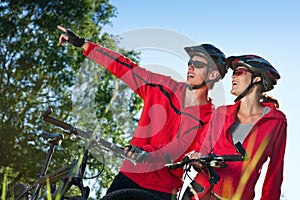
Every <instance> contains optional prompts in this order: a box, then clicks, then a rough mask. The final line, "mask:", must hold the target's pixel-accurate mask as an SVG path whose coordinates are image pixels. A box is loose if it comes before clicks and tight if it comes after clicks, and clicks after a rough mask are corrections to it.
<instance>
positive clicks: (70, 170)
mask: <svg viewBox="0 0 300 200" xmlns="http://www.w3.org/2000/svg"><path fill="white" fill-rule="evenodd" d="M51 113H53V110H52V109H48V110H47V111H46V112H44V113H43V114H42V116H41V119H42V120H44V121H45V122H48V123H51V124H53V125H55V126H57V127H60V128H62V129H63V130H64V132H63V134H61V133H59V134H52V133H47V132H43V133H42V134H41V135H40V136H41V137H42V138H43V139H45V140H47V141H48V142H49V144H50V147H49V149H48V151H47V155H46V159H45V161H44V165H43V167H42V170H41V172H40V173H39V174H38V178H37V180H36V181H35V182H34V183H33V184H32V185H30V186H28V185H25V184H16V185H15V187H14V189H13V190H12V191H11V192H8V195H7V196H9V199H10V198H13V199H17V200H19V199H28V200H37V199H47V196H46V195H45V194H44V193H42V191H43V190H44V189H45V187H46V186H47V183H49V184H50V193H51V198H52V199H58V200H63V199H70V200H86V199H88V197H89V193H90V188H89V187H88V186H84V184H83V177H84V173H85V171H86V166H87V164H88V159H89V156H90V155H89V151H90V149H91V148H98V149H99V150H100V151H106V152H112V153H113V155H115V156H116V157H121V158H123V159H127V160H129V161H131V162H132V163H133V164H135V161H134V160H132V159H131V158H129V157H127V156H126V154H125V153H124V151H123V148H122V147H119V146H118V145H116V144H114V143H111V142H108V141H106V140H104V139H102V138H96V137H95V138H93V137H92V131H83V130H81V129H79V128H75V127H73V126H72V125H70V124H68V123H66V122H63V121H61V120H58V119H56V118H53V117H51V116H50V114H51ZM64 134H66V135H71V136H72V137H73V138H78V139H82V140H84V141H85V142H86V145H85V148H84V149H83V152H82V154H81V156H80V157H79V158H78V159H76V160H75V161H73V162H72V164H70V165H66V166H65V167H62V168H60V169H57V170H55V171H54V172H52V173H50V174H47V170H48V168H49V165H50V162H51V159H52V156H53V154H54V149H55V147H56V146H59V145H60V144H61V142H62V140H63V139H64ZM101 172H102V170H101ZM101 172H100V173H101ZM99 175H100V174H99ZM58 180H62V183H61V184H60V186H59V187H58V188H57V187H56V184H55V183H57V181H58ZM72 186H76V187H77V188H79V190H80V193H81V195H80V196H71V197H68V196H66V194H67V192H68V191H69V190H70V188H71V187H72Z"/></svg>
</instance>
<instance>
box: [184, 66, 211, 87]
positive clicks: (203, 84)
mask: <svg viewBox="0 0 300 200" xmlns="http://www.w3.org/2000/svg"><path fill="white" fill-rule="evenodd" d="M208 72H209V69H208V67H207V71H206V74H205V79H206V77H208ZM213 81H215V80H207V81H203V82H202V83H201V84H199V85H194V86H190V85H187V87H188V89H189V90H197V89H200V88H202V87H203V86H205V85H207V83H210V82H213Z"/></svg>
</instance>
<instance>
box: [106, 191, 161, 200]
mask: <svg viewBox="0 0 300 200" xmlns="http://www.w3.org/2000/svg"><path fill="white" fill-rule="evenodd" d="M101 200H161V199H160V198H159V197H158V196H156V195H154V194H152V193H151V192H148V191H145V190H140V189H122V190H117V191H114V192H112V193H109V194H107V195H106V196H104V197H103V198H102V199H101Z"/></svg>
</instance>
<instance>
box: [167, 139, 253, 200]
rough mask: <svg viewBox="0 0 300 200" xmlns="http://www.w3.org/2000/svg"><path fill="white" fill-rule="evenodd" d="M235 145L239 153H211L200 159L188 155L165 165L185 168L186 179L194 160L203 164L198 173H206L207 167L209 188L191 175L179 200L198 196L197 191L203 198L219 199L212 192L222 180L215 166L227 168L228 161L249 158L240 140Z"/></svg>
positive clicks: (187, 199)
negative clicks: (194, 179) (197, 181)
mask: <svg viewBox="0 0 300 200" xmlns="http://www.w3.org/2000/svg"><path fill="white" fill-rule="evenodd" d="M235 147H236V149H237V150H238V151H239V152H240V154H239V155H216V154H213V153H210V154H207V155H205V156H201V157H200V158H198V159H190V158H189V157H188V156H186V157H184V158H183V159H182V160H181V161H179V162H176V163H169V164H166V165H165V166H166V167H169V168H170V169H171V170H173V169H177V168H183V169H184V170H185V177H184V179H185V178H186V177H189V176H188V172H189V171H190V170H191V168H192V163H194V162H199V163H200V164H201V165H202V166H203V167H202V169H200V171H201V172H198V173H204V171H205V170H203V169H206V172H207V173H208V175H207V176H208V177H209V183H210V187H209V190H206V189H205V188H204V187H203V186H202V185H200V184H198V183H196V182H195V181H193V179H192V178H191V177H189V178H190V180H191V182H190V184H189V185H188V186H186V187H182V188H181V190H180V191H179V192H178V195H177V200H190V199H191V198H192V197H193V196H196V194H197V193H198V194H199V193H201V194H202V195H203V199H215V200H218V198H217V197H215V196H214V195H213V193H212V190H213V186H214V185H215V184H217V182H218V181H219V180H220V176H219V175H218V174H217V173H216V172H215V170H214V168H225V167H227V162H236V161H246V160H249V157H248V154H247V153H246V151H245V149H244V147H243V146H242V144H241V143H240V142H238V143H236V144H235ZM205 195H206V196H205ZM204 196H205V197H204ZM196 199H198V197H196ZM201 199H202V198H201Z"/></svg>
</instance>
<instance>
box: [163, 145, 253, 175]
mask: <svg viewBox="0 0 300 200" xmlns="http://www.w3.org/2000/svg"><path fill="white" fill-rule="evenodd" d="M234 146H235V147H236V149H237V150H238V152H240V154H239V155H222V156H221V155H216V154H212V153H211V154H208V155H206V156H202V157H200V158H199V159H190V158H189V157H187V156H186V157H184V158H183V159H182V160H181V161H179V162H176V163H169V164H166V165H165V166H166V167H169V168H170V169H177V168H180V167H181V168H182V167H184V166H185V165H187V164H190V163H192V162H199V163H201V164H202V165H204V166H207V167H226V162H227V161H230V162H234V161H246V160H249V157H248V154H247V153H246V150H245V149H244V147H243V145H242V144H241V142H238V143H236V144H235V145H234Z"/></svg>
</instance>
